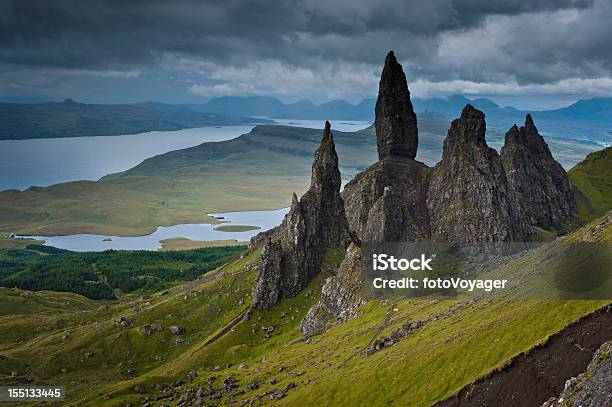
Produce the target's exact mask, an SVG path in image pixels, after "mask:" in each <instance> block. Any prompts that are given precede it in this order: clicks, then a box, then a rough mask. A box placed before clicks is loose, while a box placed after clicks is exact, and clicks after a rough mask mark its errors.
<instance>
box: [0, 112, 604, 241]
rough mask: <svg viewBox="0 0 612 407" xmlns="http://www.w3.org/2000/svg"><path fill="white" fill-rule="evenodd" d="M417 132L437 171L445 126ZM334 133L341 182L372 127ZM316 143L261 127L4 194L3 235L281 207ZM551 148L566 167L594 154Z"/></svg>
mask: <svg viewBox="0 0 612 407" xmlns="http://www.w3.org/2000/svg"><path fill="white" fill-rule="evenodd" d="M419 128H420V136H419V153H418V155H417V159H419V160H421V161H423V162H425V163H427V164H429V165H433V164H435V163H436V162H437V161H438V160H439V159H440V156H441V150H442V143H443V140H444V137H445V135H446V130H447V128H448V123H446V122H444V121H435V120H430V121H427V120H422V121H420V122H419ZM334 135H335V140H336V147H337V151H338V155H339V160H340V166H341V167H340V170H341V172H342V176H343V179H344V180H345V181H346V180H348V179H350V178H351V177H352V176H353V175H355V174H356V173H357V172H359V171H361V170H363V169H365V168H366V167H368V166H369V165H370V164H372V163H373V162H375V161H376V159H377V153H376V144H375V142H376V139H375V137H374V134H373V131H372V129H366V130H363V131H359V132H355V133H343V132H338V131H336V132H334ZM320 139H321V130H316V129H302V128H295V127H287V126H257V127H256V128H255V129H253V131H252V132H251V133H249V134H246V135H243V136H241V137H238V138H236V139H233V140H228V141H223V142H218V143H204V144H202V145H200V146H196V147H192V148H187V149H184V150H178V151H172V152H169V153H166V154H162V155H159V156H156V157H152V158H150V159H148V160H145V161H144V162H143V163H141V164H140V165H138V166H136V167H134V168H132V169H130V170H128V171H125V172H123V173H120V174H113V175H111V176H108V177H105V178H104V179H103V180H101V181H97V182H94V181H78V182H68V183H63V184H57V185H53V186H50V187H46V188H38V187H37V188H30V189H28V190H26V191H23V192H20V191H17V190H8V191H4V192H0V232H19V233H21V234H32V235H60V234H71V233H96V234H105V235H119V236H134V235H143V234H149V233H152V232H153V231H154V230H155V228H156V227H157V226H160V225H161V226H168V225H174V224H180V223H214V222H215V220H214V219H213V218H211V217H209V216H208V215H207V214H208V213H215V212H225V211H245V210H264V209H277V208H282V207H286V206H288V205H289V203H290V198H291V193H292V192H297V193H298V194H300V193H302V192H303V191H304V190H305V188H306V186H307V185H308V183H309V182H310V179H309V176H308V174H310V168H311V165H312V154H313V152H314V150H315V149H316V148H317V146H318V144H319V142H320ZM488 139H489V142H490V144H492V145H493V146H495V147H497V148H499V147H500V146H501V143H502V142H503V135H502V134H501V133H496V132H489V134H488ZM549 142H550V144H551V149H552V151H553V153H554V154H555V156H556V157H557V158H558V159H560V160H561V161H562V162H564V163H567V162H576V161H578V159H581V158H582V157H584V156H585V155H586V154H587V153H588V152H590V151H591V149H592V146H589V145H577V144H572V143H570V142H568V141H563V140H549ZM577 157H580V158H577Z"/></svg>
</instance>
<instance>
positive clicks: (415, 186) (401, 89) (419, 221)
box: [342, 51, 429, 241]
mask: <svg viewBox="0 0 612 407" xmlns="http://www.w3.org/2000/svg"><path fill="white" fill-rule="evenodd" d="M375 128H376V141H377V144H378V156H379V159H380V160H379V161H378V162H377V163H375V164H373V165H372V166H370V167H369V168H368V169H366V170H365V171H363V172H361V173H359V174H358V175H357V176H356V177H355V178H354V179H353V180H352V181H350V182H349V183H348V184H347V185H346V186H345V187H344V191H343V193H342V197H343V198H344V201H345V205H346V208H347V217H348V221H349V226H350V227H351V230H353V231H354V232H355V233H356V235H357V237H358V238H359V239H361V240H364V241H392V240H409V241H414V240H420V239H425V238H427V237H428V236H429V218H428V215H427V206H426V203H425V198H426V196H427V177H426V171H425V170H426V169H427V166H426V165H425V164H423V163H420V162H418V161H415V160H414V157H415V156H416V151H417V145H418V130H417V121H416V115H415V113H414V109H413V107H412V103H411V102H410V91H409V90H408V85H407V83H406V76H405V75H404V72H403V70H402V66H401V65H400V64H399V63H398V62H397V60H396V59H395V55H394V54H393V51H391V52H389V54H388V55H387V58H386V59H385V67H384V68H383V71H382V75H381V78H380V86H379V90H378V99H377V100H376V120H375Z"/></svg>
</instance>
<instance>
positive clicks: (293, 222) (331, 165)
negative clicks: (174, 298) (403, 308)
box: [253, 122, 351, 309]
mask: <svg viewBox="0 0 612 407" xmlns="http://www.w3.org/2000/svg"><path fill="white" fill-rule="evenodd" d="M340 185H341V178H340V170H339V169H338V155H337V154H336V147H335V145H334V138H333V134H332V132H331V126H330V124H329V122H326V123H325V130H324V131H323V139H322V140H321V144H320V146H319V148H318V149H317V151H315V154H314V162H313V164H312V177H311V182H310V188H309V189H308V191H306V193H305V194H304V195H302V198H301V199H299V200H298V199H297V196H296V195H295V194H294V195H293V197H292V203H291V209H290V210H289V213H288V214H287V215H286V216H285V219H284V220H283V222H282V224H281V225H280V226H278V227H277V228H276V229H274V231H273V233H272V234H271V235H272V236H271V237H270V238H269V239H268V240H267V241H266V242H265V243H264V246H263V250H262V262H261V273H260V275H259V278H258V280H257V283H256V285H255V288H254V290H253V306H254V307H255V308H259V309H269V308H271V307H272V306H274V305H275V304H276V303H277V302H278V301H279V300H280V299H282V298H290V297H295V296H296V295H297V294H298V293H299V292H300V291H302V290H303V289H304V288H305V287H306V286H307V285H308V283H309V282H310V280H312V278H313V277H314V276H315V275H316V274H317V273H318V272H319V271H320V269H321V263H322V261H323V257H324V255H325V252H326V251H327V249H330V248H335V247H341V246H346V245H347V244H348V243H349V242H350V236H351V235H350V233H349V228H348V223H347V220H346V214H345V211H344V201H343V200H342V198H341V197H340Z"/></svg>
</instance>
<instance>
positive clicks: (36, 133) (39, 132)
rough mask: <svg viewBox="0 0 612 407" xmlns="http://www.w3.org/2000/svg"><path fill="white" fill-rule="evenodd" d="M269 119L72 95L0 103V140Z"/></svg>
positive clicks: (94, 134)
mask: <svg viewBox="0 0 612 407" xmlns="http://www.w3.org/2000/svg"><path fill="white" fill-rule="evenodd" d="M269 122H270V121H269V120H265V119H253V118H244V117H239V116H238V115H225V114H219V113H203V112H197V111H194V110H190V109H185V108H181V107H176V108H174V109H163V108H159V107H156V106H155V105H150V106H149V105H127V104H126V105H96V104H84V103H77V102H75V101H73V100H71V99H66V100H64V101H63V102H46V103H0V140H21V139H32V138H56V137H84V136H112V135H120V134H136V133H143V132H147V131H153V130H158V131H164V130H180V129H185V128H193V127H203V126H226V125H244V124H255V123H269Z"/></svg>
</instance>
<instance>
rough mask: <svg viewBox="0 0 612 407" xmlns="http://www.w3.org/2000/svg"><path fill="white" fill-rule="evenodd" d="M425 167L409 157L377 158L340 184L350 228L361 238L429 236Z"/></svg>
mask: <svg viewBox="0 0 612 407" xmlns="http://www.w3.org/2000/svg"><path fill="white" fill-rule="evenodd" d="M426 172H427V166H426V165H425V164H423V163H420V162H418V161H415V160H413V159H410V158H403V157H393V158H387V159H385V160H381V161H378V162H377V163H375V164H374V165H372V166H370V167H369V168H368V169H367V170H365V171H364V172H362V173H359V174H357V176H355V178H354V179H353V180H352V181H350V182H349V183H348V184H346V186H345V187H344V191H343V192H342V197H343V198H344V202H345V205H346V213H347V218H348V221H349V226H350V228H351V230H353V231H354V232H355V234H356V235H357V237H359V239H361V240H363V241H394V240H396V241H400V240H407V241H415V240H423V239H426V238H427V237H428V236H429V215H428V212H427V205H426V202H425V199H426V197H427V176H426Z"/></svg>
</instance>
